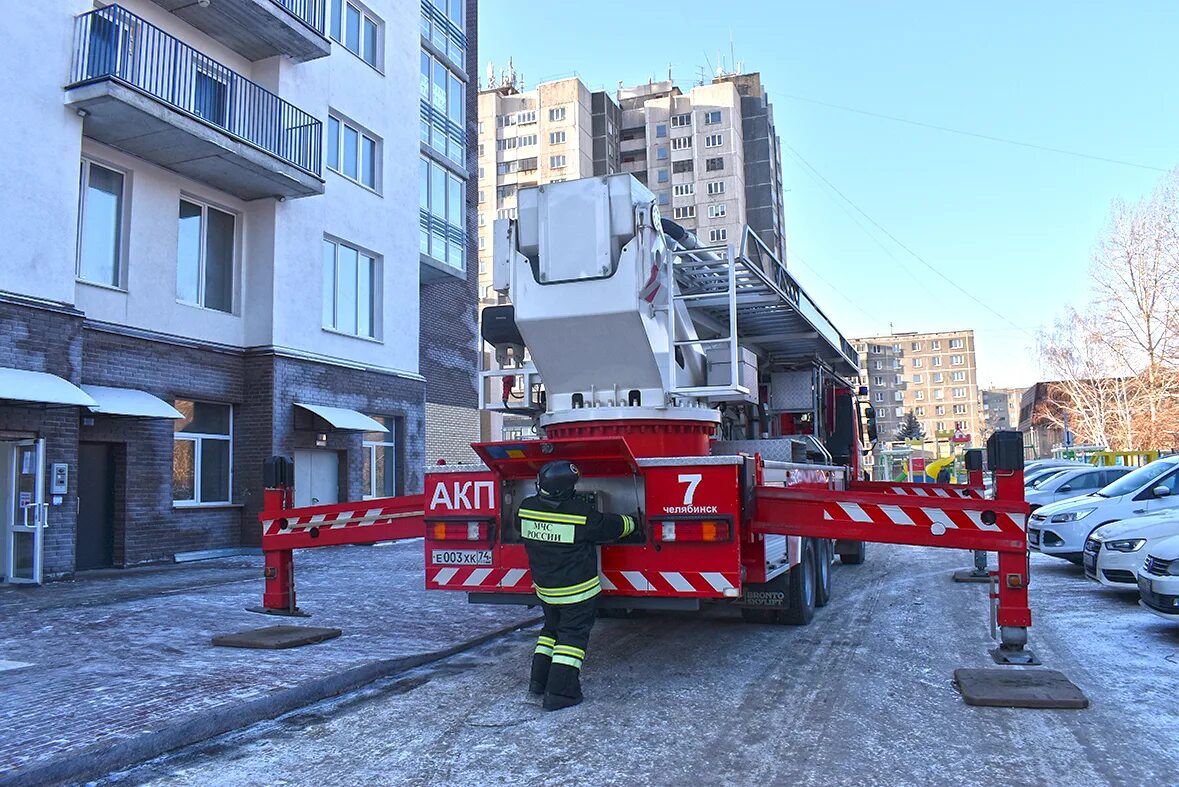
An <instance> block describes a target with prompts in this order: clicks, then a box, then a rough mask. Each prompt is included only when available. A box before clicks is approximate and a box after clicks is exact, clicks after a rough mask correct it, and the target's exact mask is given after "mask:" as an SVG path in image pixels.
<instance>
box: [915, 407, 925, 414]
mask: <svg viewBox="0 0 1179 787" xmlns="http://www.w3.org/2000/svg"><path fill="white" fill-rule="evenodd" d="M914 414H915V415H925V408H924V407H918V408H917V410H916V412H915V413H914Z"/></svg>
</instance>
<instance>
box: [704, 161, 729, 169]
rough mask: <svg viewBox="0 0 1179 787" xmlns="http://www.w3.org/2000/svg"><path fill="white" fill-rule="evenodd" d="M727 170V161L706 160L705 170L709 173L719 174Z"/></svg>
mask: <svg viewBox="0 0 1179 787" xmlns="http://www.w3.org/2000/svg"><path fill="white" fill-rule="evenodd" d="M724 168H725V160H724V159H723V158H710V159H705V160H704V169H705V171H707V172H719V171H721V170H723V169H724Z"/></svg>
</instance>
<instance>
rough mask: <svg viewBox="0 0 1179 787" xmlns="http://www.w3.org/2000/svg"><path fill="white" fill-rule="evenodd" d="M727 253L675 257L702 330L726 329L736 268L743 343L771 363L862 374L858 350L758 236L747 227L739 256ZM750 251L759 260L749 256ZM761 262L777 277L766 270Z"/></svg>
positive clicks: (685, 298)
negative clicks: (822, 366)
mask: <svg viewBox="0 0 1179 787" xmlns="http://www.w3.org/2000/svg"><path fill="white" fill-rule="evenodd" d="M751 241H752V245H751ZM727 252H728V249H727V247H725V246H723V245H722V246H717V247H715V248H712V247H703V248H700V249H695V250H692V251H689V252H681V253H679V254H675V255H673V260H674V263H673V265H674V275H675V279H676V282H677V284H678V285H679V298H678V299H679V300H680V301H682V302H683V303H684V305H685V306H687V307H688V310H689V312H690V313H691V315H692V318H693V321H694V322H695V323H696V325H697V326H700V327H712V326H716V328H717V330H718V331H719V332H721V333H724V332H726V331H727V326H728V324H729V303H730V301H729V297H730V295H729V286H730V285H729V266H730V264H731V265H732V266H733V271H734V276H733V281H734V283H733V286H734V288H735V289H736V299H735V300H736V306H737V334H738V340H739V343H740V344H742V345H744V346H747V347H749V348H750V349H752V350H755V351H758V352H760V353H762V354H763V355H764V356H765V357H766V358H767V359H768V361H769V362H770V363H772V364H783V365H804V364H810V363H813V362H814V361H816V360H820V361H823V362H824V363H826V364H827V365H829V366H830V367H831V368H832V369H834V370H835V371H836V372H837V373H839V374H843V375H846V376H848V377H854V376H856V375H858V374H859V361H858V356H857V353H856V351H855V348H854V347H853V346H852V344H851V343H850V342H848V340H847V339H845V338H844V337H843V335H842V334H840V332H839V330H838V329H836V327H835V326H834V325H833V324H832V323H831V321H830V320H829V319H827V316H826V315H825V314H823V312H822V311H821V310H820V309H819V307H818V306H816V305H815V302H814V301H812V300H811V298H810V296H809V295H807V294H806V292H805V291H804V290H803V289H802V287H800V286H799V284H798V282H796V281H795V280H794V278H793V277H792V276H791V275H790V274H789V273H788V272H787V271H786V268H785V266H784V265H782V263H781V262H779V261H778V259H777V258H776V257H774V256H773V254H772V253H771V252H770V251H769V250H768V249H766V248H765V246H764V245H763V244H762V243H761V240H760V239H758V238H757V236H756V235H754V234H753V233H752V232H750V231H749V229H748V228H746V230H745V234H744V239H743V240H742V243H741V250H740V253H739V254H737V255H736V256H735V257H730V256H729V254H728V253H727ZM750 252H752V253H753V254H754V255H755V256H756V257H757V258H758V259H759V261H758V262H755V261H754V260H753V259H751V258H750V256H749V253H750ZM762 261H764V265H765V267H766V268H769V269H770V271H772V273H767V272H766V270H765V269H763V264H762Z"/></svg>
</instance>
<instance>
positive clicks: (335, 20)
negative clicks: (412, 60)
mask: <svg viewBox="0 0 1179 787" xmlns="http://www.w3.org/2000/svg"><path fill="white" fill-rule="evenodd" d="M328 30H329V32H330V34H331V37H332V38H334V39H335V40H336V41H338V42H340V43H341V44H343V45H344V48H345V49H347V50H348V51H349V52H351V53H352V54H354V55H356V56H357V57H359V58H360V59H361V60H363V61H364V62H366V63H368V64H369V65H370V66H372V67H373V68H380V67H381V40H382V38H383V36H382V33H383V32H384V23H383V22H381V20H380V18H378V17H377V16H376V15H375V14H373V13H372V12H371V11H369V10H368V9H367V8H364V7H362V6H360V5H358V4H357V3H352V2H347V1H346V0H332V19H331V24H330V25H329V27H328Z"/></svg>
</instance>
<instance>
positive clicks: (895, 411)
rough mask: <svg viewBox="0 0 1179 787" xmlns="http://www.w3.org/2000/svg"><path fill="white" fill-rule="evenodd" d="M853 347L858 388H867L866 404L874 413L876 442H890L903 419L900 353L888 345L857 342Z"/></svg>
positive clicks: (903, 390)
mask: <svg viewBox="0 0 1179 787" xmlns="http://www.w3.org/2000/svg"><path fill="white" fill-rule="evenodd" d="M855 345H856V351H857V352H858V353H859V356H860V385H861V386H867V388H868V401H869V402H870V403H871V405H872V409H873V411H874V412H875V413H876V433H877V439H878V440H879V441H880V442H881V443H888V442H891V441H892V440H894V439H895V438H896V433H897V429H899V428H900V426H901V419H903V418H904V417H905V406H904V405H905V401H904V397H905V388H906V387H907V386H906V384H905V375H904V373H903V372H902V370H901V358H902V357H903V356H904V353H903V352H902V350H901V346H900V345H899V344H894V343H892V342H883V341H877V340H872V339H857V340H856V341H855Z"/></svg>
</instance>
